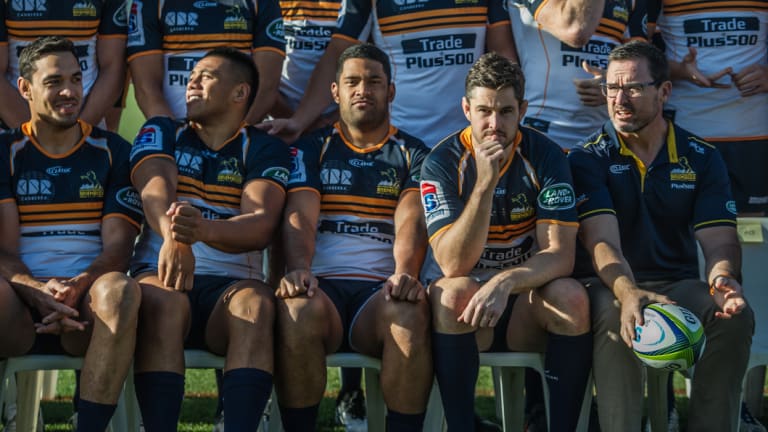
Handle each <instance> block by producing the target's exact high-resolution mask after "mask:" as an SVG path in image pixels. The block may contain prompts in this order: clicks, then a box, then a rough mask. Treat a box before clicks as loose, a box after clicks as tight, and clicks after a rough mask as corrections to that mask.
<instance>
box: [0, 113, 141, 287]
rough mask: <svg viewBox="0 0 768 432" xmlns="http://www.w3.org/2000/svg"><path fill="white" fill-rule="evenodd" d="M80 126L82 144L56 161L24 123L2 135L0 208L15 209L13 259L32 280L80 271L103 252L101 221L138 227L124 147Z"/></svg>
mask: <svg viewBox="0 0 768 432" xmlns="http://www.w3.org/2000/svg"><path fill="white" fill-rule="evenodd" d="M79 124H80V128H81V129H82V132H83V138H82V139H81V140H80V142H78V143H77V144H76V145H75V146H74V147H73V148H72V149H71V150H69V151H68V152H66V153H64V154H60V155H52V154H50V153H48V152H47V151H45V149H44V148H43V147H42V146H40V144H39V143H38V142H37V141H36V140H35V138H34V137H32V132H31V127H30V124H29V123H25V124H23V125H22V126H21V128H19V129H14V130H11V131H9V132H6V133H2V134H0V203H4V202H15V203H16V205H17V207H18V210H19V222H20V228H21V241H20V248H19V255H20V257H21V260H22V261H23V262H24V264H26V266H27V267H29V270H30V271H31V272H32V275H34V276H35V277H37V278H41V279H45V278H50V277H73V276H76V275H78V274H80V273H82V272H83V271H85V269H86V268H88V266H89V265H90V264H91V263H92V262H93V260H94V259H95V258H96V257H97V256H98V255H99V254H100V253H101V251H102V244H101V222H102V220H104V219H106V218H111V217H119V218H123V219H125V220H127V221H128V222H130V223H131V224H132V225H135V226H136V228H137V229H138V228H139V226H140V224H141V220H142V211H141V199H140V197H139V194H138V193H137V192H136V190H135V189H134V188H133V186H131V182H130V178H129V170H130V167H129V161H128V154H129V151H130V145H129V144H128V143H127V142H126V141H125V140H123V139H122V138H120V136H119V135H116V134H113V133H111V132H107V131H104V130H101V129H99V128H95V127H92V126H91V125H89V124H87V123H85V122H82V121H80V123H79Z"/></svg>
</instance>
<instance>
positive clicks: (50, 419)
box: [42, 367, 768, 432]
mask: <svg viewBox="0 0 768 432" xmlns="http://www.w3.org/2000/svg"><path fill="white" fill-rule="evenodd" d="M338 390H339V374H338V368H331V369H329V371H328V385H327V387H326V391H325V397H324V399H323V402H322V403H321V405H320V416H319V420H318V424H319V430H320V431H323V432H330V431H334V432H336V431H342V430H343V429H342V428H339V427H336V426H335V425H334V416H333V409H334V402H335V399H336V395H337V394H338ZM56 393H57V397H56V399H54V400H45V401H43V403H42V409H43V416H44V419H45V430H46V431H47V432H51V431H70V430H71V427H70V426H69V424H68V420H69V418H70V416H71V415H72V395H73V393H74V374H73V372H71V371H61V372H59V378H58V384H57V392H56ZM185 394H186V395H185V399H184V404H183V406H182V412H181V420H180V423H179V431H185V432H201V431H205V432H210V430H211V428H212V427H213V417H214V412H215V410H216V383H215V379H214V374H213V371H212V370H203V369H192V370H189V371H187V375H186V386H185ZM675 395H676V397H675V398H676V401H677V409H678V411H679V412H680V426H681V428H680V430H685V425H686V421H687V414H688V399H687V398H686V397H685V381H684V379H683V377H682V376H681V375H680V374H675ZM763 405H764V406H766V405H767V404H766V403H765V401H764V403H763ZM475 408H476V411H477V412H478V413H479V414H480V415H482V416H483V417H487V418H495V405H494V395H493V382H492V378H491V373H490V369H489V368H487V367H483V368H481V369H480V377H479V379H478V384H477V392H476V399H475ZM764 413H768V409H764ZM760 420H761V422H762V423H763V424H768V416H765V415H764V416H763V417H762V418H760Z"/></svg>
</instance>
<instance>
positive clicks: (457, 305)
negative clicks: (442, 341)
mask: <svg viewBox="0 0 768 432" xmlns="http://www.w3.org/2000/svg"><path fill="white" fill-rule="evenodd" d="M478 289H480V284H479V283H478V282H477V281H475V280H474V279H472V278H469V277H458V278H442V279H438V280H437V281H435V282H434V283H433V284H432V285H430V287H429V301H430V305H431V310H432V321H433V324H434V326H435V330H436V331H438V332H440V331H446V330H450V329H453V328H454V327H456V326H457V323H456V319H457V318H458V317H459V316H460V315H461V313H462V312H463V311H464V308H466V307H467V304H468V303H469V301H470V300H471V299H472V296H473V295H474V294H475V293H476V292H477V290H478Z"/></svg>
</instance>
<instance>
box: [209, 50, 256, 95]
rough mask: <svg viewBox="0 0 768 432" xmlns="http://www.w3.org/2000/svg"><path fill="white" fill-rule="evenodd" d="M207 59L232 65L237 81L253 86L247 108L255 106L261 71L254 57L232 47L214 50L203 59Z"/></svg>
mask: <svg viewBox="0 0 768 432" xmlns="http://www.w3.org/2000/svg"><path fill="white" fill-rule="evenodd" d="M206 57H220V58H223V59H225V60H228V61H229V62H230V63H232V66H233V68H232V69H230V70H229V71H230V72H233V73H234V75H235V79H237V80H239V81H241V82H244V83H246V84H248V85H249V86H251V91H250V93H249V95H248V105H247V106H248V107H250V106H251V105H253V100H254V99H255V98H256V91H257V90H258V89H259V70H258V69H256V65H255V64H254V63H253V57H251V56H249V55H248V54H246V53H244V52H242V51H240V50H238V49H236V48H232V47H218V48H214V49H212V50H210V51H208V52H207V53H205V55H204V56H203V58H206Z"/></svg>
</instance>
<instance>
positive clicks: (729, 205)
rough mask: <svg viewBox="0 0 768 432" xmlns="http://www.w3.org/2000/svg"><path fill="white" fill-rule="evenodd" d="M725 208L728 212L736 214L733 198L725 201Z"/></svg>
mask: <svg viewBox="0 0 768 432" xmlns="http://www.w3.org/2000/svg"><path fill="white" fill-rule="evenodd" d="M725 209H726V210H728V212H729V213H731V214H733V215H735V214H738V211H737V210H736V201H733V200H729V201H726V202H725Z"/></svg>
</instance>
